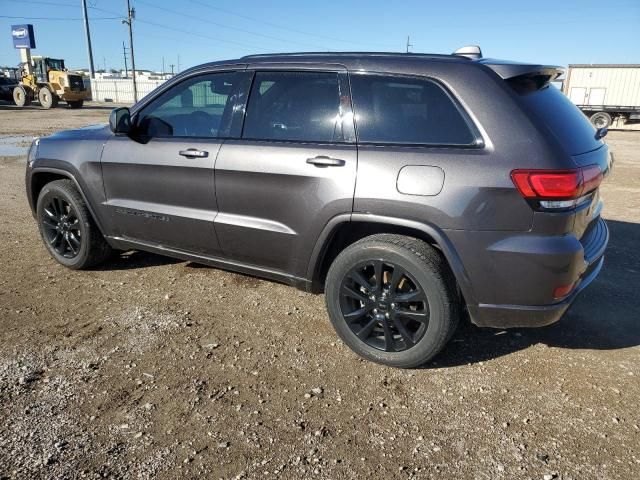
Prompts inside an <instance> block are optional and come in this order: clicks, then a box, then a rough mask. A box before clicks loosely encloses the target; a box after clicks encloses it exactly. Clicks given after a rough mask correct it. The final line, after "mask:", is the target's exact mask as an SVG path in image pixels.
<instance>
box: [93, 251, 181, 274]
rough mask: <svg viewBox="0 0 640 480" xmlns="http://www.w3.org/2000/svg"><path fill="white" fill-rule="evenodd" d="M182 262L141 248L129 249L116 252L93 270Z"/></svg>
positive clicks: (155, 265)
mask: <svg viewBox="0 0 640 480" xmlns="http://www.w3.org/2000/svg"><path fill="white" fill-rule="evenodd" d="M181 262H183V260H180V259H177V258H171V257H165V256H163V255H157V254H155V253H150V252H143V251H141V250H129V251H126V252H118V253H114V254H113V255H112V256H111V257H110V258H109V259H108V260H107V261H106V262H105V263H103V264H101V265H99V266H97V267H95V268H94V269H93V270H95V271H105V270H134V269H137V268H149V267H159V266H162V265H173V264H176V263H181Z"/></svg>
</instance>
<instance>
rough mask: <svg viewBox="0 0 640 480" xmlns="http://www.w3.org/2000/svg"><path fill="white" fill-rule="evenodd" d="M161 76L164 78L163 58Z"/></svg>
mask: <svg viewBox="0 0 640 480" xmlns="http://www.w3.org/2000/svg"><path fill="white" fill-rule="evenodd" d="M162 76H163V77H164V57H162Z"/></svg>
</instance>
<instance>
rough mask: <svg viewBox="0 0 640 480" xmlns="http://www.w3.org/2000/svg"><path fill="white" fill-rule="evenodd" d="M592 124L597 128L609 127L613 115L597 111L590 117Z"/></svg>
mask: <svg viewBox="0 0 640 480" xmlns="http://www.w3.org/2000/svg"><path fill="white" fill-rule="evenodd" d="M589 120H591V124H592V125H593V126H594V127H596V128H608V127H609V125H611V115H609V114H608V113H607V112H597V113H594V114H593V115H591V117H589Z"/></svg>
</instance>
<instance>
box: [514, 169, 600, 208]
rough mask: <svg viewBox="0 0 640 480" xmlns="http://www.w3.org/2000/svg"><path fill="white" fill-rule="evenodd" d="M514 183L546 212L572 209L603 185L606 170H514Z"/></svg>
mask: <svg viewBox="0 0 640 480" xmlns="http://www.w3.org/2000/svg"><path fill="white" fill-rule="evenodd" d="M511 179H512V180H513V183H514V184H515V186H516V187H517V188H518V190H519V191H520V193H521V194H522V196H523V197H524V198H526V199H530V200H538V201H540V205H541V206H542V207H544V208H569V207H573V206H575V205H576V204H577V203H579V202H578V200H579V199H581V197H584V196H585V195H587V194H588V193H591V192H592V191H594V190H595V189H596V188H598V187H599V186H600V183H601V182H602V170H600V167H599V166H598V165H589V166H587V167H582V168H578V169H574V170H513V171H512V172H511Z"/></svg>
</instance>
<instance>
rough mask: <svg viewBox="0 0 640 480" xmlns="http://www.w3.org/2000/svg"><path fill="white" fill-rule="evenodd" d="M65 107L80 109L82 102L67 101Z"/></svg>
mask: <svg viewBox="0 0 640 480" xmlns="http://www.w3.org/2000/svg"><path fill="white" fill-rule="evenodd" d="M67 105H69V108H82V105H84V100H67Z"/></svg>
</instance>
